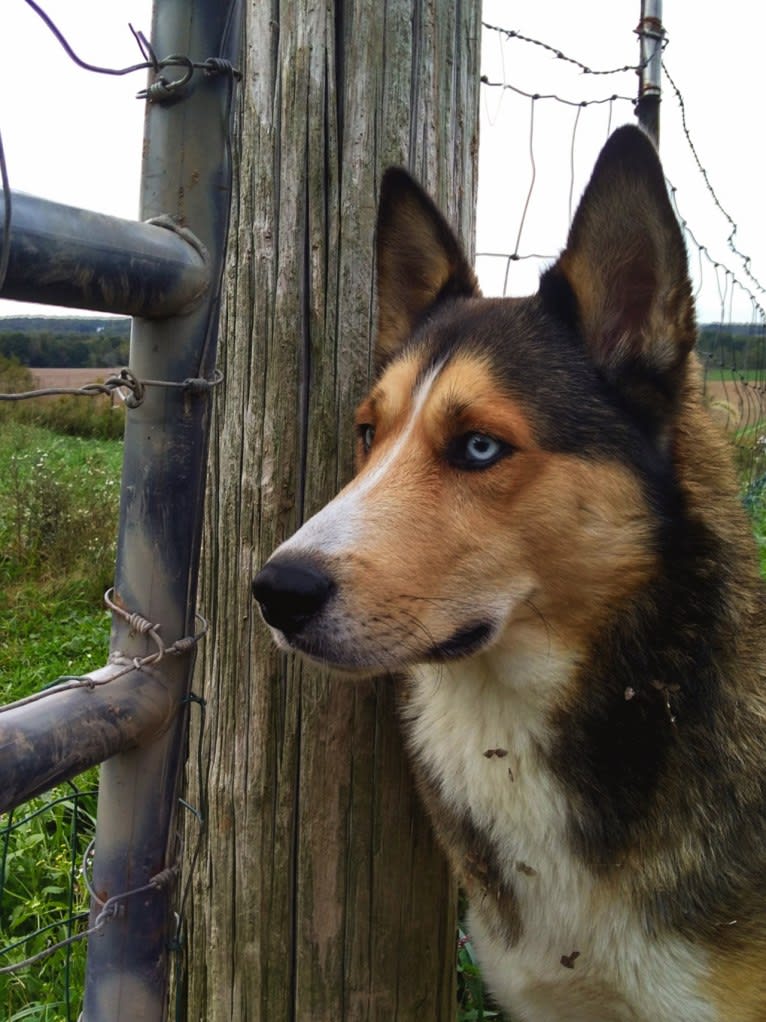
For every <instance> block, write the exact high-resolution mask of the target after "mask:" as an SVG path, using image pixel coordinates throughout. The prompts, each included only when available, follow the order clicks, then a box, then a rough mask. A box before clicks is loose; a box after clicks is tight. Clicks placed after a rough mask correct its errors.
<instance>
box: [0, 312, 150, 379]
mask: <svg viewBox="0 0 766 1022" xmlns="http://www.w3.org/2000/svg"><path fill="white" fill-rule="evenodd" d="M129 341H130V320H129V319H77V318H61V319H55V318H52V317H16V318H8V319H2V318H0V355H1V356H4V357H5V358H7V359H13V360H14V361H16V362H18V363H19V364H21V365H23V366H29V367H30V368H32V369H42V368H46V369H88V368H96V369H106V368H112V367H114V366H123V365H127V363H128V347H129Z"/></svg>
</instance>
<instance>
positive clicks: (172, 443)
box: [83, 0, 241, 1022]
mask: <svg viewBox="0 0 766 1022" xmlns="http://www.w3.org/2000/svg"><path fill="white" fill-rule="evenodd" d="M240 20H241V3H240V2H239V0H231V2H230V3H222V2H221V0H157V2H156V3H155V6H154V13H153V24H152V37H151V42H152V47H153V49H154V51H155V52H157V53H183V54H184V55H186V56H188V57H189V58H190V59H191V60H192V61H195V62H201V61H207V60H208V58H210V57H218V58H223V59H224V60H228V61H230V62H232V63H236V61H237V60H238V56H239V35H240ZM216 63H217V65H218V66H221V62H220V61H218V62H216ZM233 88H234V82H233V79H232V76H231V74H230V73H229V74H227V73H226V72H225V68H224V70H223V71H222V73H215V74H204V73H199V74H194V75H193V76H191V78H189V79H187V80H186V81H185V83H184V85H183V86H182V87H181V88H180V89H178V90H176V91H174V92H173V94H172V96H171V97H169V98H168V100H167V101H165V95H164V93H165V92H166V91H167V90H166V89H165V88H164V87H163V88H162V89H160V90H159V91H157V92H155V91H154V90H152V89H151V88H150V90H149V99H150V102H149V103H148V105H147V115H146V122H145V132H144V157H143V168H142V195H141V216H142V217H143V218H145V219H149V218H153V217H156V216H158V215H161V214H165V213H169V214H171V215H172V216H173V217H174V218H176V219H177V220H178V221H180V222H183V223H184V224H188V225H189V227H190V228H191V229H192V230H193V231H194V234H195V235H196V236H197V237H198V238H200V239H201V241H202V243H203V244H204V245H205V247H206V249H207V250H208V252H209V253H210V275H211V281H213V282H214V283H213V285H212V286H211V288H210V290H209V291H208V293H207V294H206V295H205V297H204V299H203V301H202V302H201V303H200V304H199V305H198V306H197V307H196V308H195V309H194V310H193V311H192V312H191V313H190V314H189V315H187V316H184V317H180V316H179V317H173V318H170V319H162V320H160V319H155V320H149V319H134V321H133V329H132V332H131V341H130V368H131V370H132V372H133V373H135V375H136V376H137V377H138V378H139V379H160V380H167V381H180V380H184V379H187V378H189V377H197V378H200V377H201V378H204V379H210V378H211V377H212V374H213V370H214V366H215V357H216V341H217V333H218V311H219V300H220V295H219V282H220V278H221V274H222V267H223V258H224V251H225V244H226V234H227V228H228V211H229V202H230V198H231V165H230V157H231V152H230V141H229V132H230V130H231V128H230V124H231V113H232V95H233ZM152 97H155V98H157V97H159V98H158V101H156V102H152V101H151V100H152ZM210 400H211V399H210V393H209V392H203V393H201V394H192V393H188V392H185V391H183V390H179V389H177V388H170V387H152V388H147V391H146V395H145V398H144V400H143V402H142V403H141V404H140V405H139V406H138V407H136V408H129V409H128V411H127V415H126V427H125V448H124V465H123V477H122V492H121V504H120V533H119V538H118V544H117V569H116V578H115V588H114V591H115V600H116V601H117V602H119V603H120V605H121V606H122V607H124V608H126V609H128V608H129V609H130V611H131V612H137V613H139V614H140V615H142V617H143V618H144V619H146V620H149V621H152V622H156V623H157V625H158V626H159V627H160V628H161V635H162V639H163V641H164V642H165V644H166V645H170V644H172V643H174V642H176V641H177V640H178V639H179V638H183V637H185V636H189V635H192V634H193V633H194V631H195V628H194V623H195V622H194V612H195V600H196V586H197V573H198V566H199V549H200V541H201V533H202V519H203V495H204V490H205V480H206V462H207V445H208V435H209V422H210ZM128 616H129V615H128ZM112 649H113V650H120V651H122V652H123V653H124V655H126V656H128V657H129V658H132V657H139V658H141V657H143V656H145V655H148V654H149V653H150V652H151V641H150V639H149V638H148V637H147V636H145V635H142V634H141V633H140V631H136V630H134V629H133V627H132V625H131V624H130V622H129V621H128V620H124V619H123V618H122V617H121V616H119V615H118V616H116V617H115V619H114V624H113V628H112ZM162 666H163V671H164V678H165V681H166V683H167V685H168V689H169V692H170V693H171V697H172V699H173V701H174V704H175V706H176V707H177V712H176V714H175V716H174V719H173V721H172V722H171V724H170V726H169V727H168V729H167V730H166V731H164V732H163V733H162V734H161V735H160V736H159V737H158V738H156V739H155V740H154V741H153V742H151V743H149V744H148V745H142V746H141V747H140V748H138V749H135V750H134V751H132V752H127V753H122V754H120V755H118V756H114V757H112V758H111V759H110V760H108V761H107V762H106V763H104V764H103V766H102V768H101V779H100V785H99V798H98V812H97V827H96V840H95V855H94V861H93V889H94V891H96V892H97V895H98V899H100V901H99V900H97V901H95V902H94V903H93V904H92V906H91V921H92V922H93V921H95V919H96V917H97V916H98V914H99V912H100V910H101V905H102V904H103V902H104V901H105V900H106V899H107V898H110V897H117V896H120V895H124V894H125V893H126V892H131V891H141V892H143V893H141V894H139V895H137V896H135V897H129V898H126V899H125V901H124V902H123V903H122V904H123V905H124V911H122V912H120V913H119V914H116V915H114V916H113V917H111V918H110V919H109V920H108V922H107V923H106V925H104V926H103V928H102V929H101V930H100V931H99V933H97V934H95V935H94V936H93V937H91V938H90V940H89V944H88V959H87V965H86V982H85V1004H84V1010H83V1022H103V1020H105V1019H109V1022H135V1020H136V1019H141V1020H142V1022H162V1020H164V1019H165V1018H166V1017H167V1015H166V1013H167V1010H168V1004H167V1001H168V983H169V972H170V969H169V953H170V952H169V946H170V944H171V936H172V933H173V932H174V931H173V930H172V929H171V926H172V920H173V914H172V910H173V907H174V902H173V901H172V890H171V887H170V886H169V885H168V884H166V883H163V884H155V883H154V880H155V878H157V877H158V876H163V877H172V876H173V875H174V871H175V867H176V865H177V860H178V856H179V847H178V840H177V826H176V812H177V811H178V806H179V801H178V795H179V786H180V779H181V773H182V770H183V765H184V761H185V757H186V735H187V713H186V712H185V709H186V706H187V705H188V695H189V689H190V685H191V666H192V665H191V658H190V657H188V658H187V657H184V658H173V659H172V660H171V659H170V658H165V659H164V660H163V665H162Z"/></svg>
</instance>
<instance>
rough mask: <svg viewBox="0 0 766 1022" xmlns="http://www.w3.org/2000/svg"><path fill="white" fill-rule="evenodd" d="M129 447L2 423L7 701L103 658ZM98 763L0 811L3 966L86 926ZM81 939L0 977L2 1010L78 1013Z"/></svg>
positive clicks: (2, 688)
mask: <svg viewBox="0 0 766 1022" xmlns="http://www.w3.org/2000/svg"><path fill="white" fill-rule="evenodd" d="M121 459H122V452H121V448H120V445H119V444H117V443H114V442H113V441H108V442H107V441H98V440H92V439H83V438H80V437H70V436H63V435H60V434H57V433H53V432H51V431H49V430H46V429H43V428H41V427H39V426H35V425H28V424H26V423H23V422H19V421H18V420H16V419H11V420H6V421H4V422H3V428H2V431H0V702H3V703H5V702H10V701H12V700H14V699H16V698H19V697H20V696H23V695H27V694H29V693H30V692H32V691H35V690H38V689H40V688H42V687H44V686H45V685H47V684H49V683H50V682H51V681H53V680H54V679H55V678H56V677H58V676H59V675H62V674H74V673H77V674H81V673H83V672H85V671H88V670H91V669H93V668H96V667H99V666H101V664H103V663H105V662H106V657H107V652H108V636H109V615H108V614H106V613H105V611H104V609H103V603H102V599H103V592H104V589H106V588H107V586H108V585H109V584H110V583H111V580H112V576H113V571H114V548H115V538H116V532H117V514H118V502H119V478H120V465H121ZM95 783H96V772H95V771H90V772H88V773H87V774H84V775H82V776H81V777H80V778H78V781H77V784H78V785H79V788H80V789H84V791H83V790H80V791H78V788H77V787H76V786H75V785H74V784H71V783H70V784H68V785H66V786H63V787H61V788H57V789H54V791H53V792H49V793H48V794H47V795H46V796H45V797H44V798H37V799H33V800H31V801H30V802H28V803H26V804H25V805H24V806H23V808H22V809H20V810H17V812H16V814H15V815H11V816H9V817H4V818H3V819H2V821H0V965H4V964H8V963H10V962H14V961H20V960H22V959H24V958H26V957H27V956H30V955H33V954H35V953H37V952H38V951H41V950H43V949H45V948H46V947H49V946H50V945H51V944H54V943H56V942H58V941H59V940H61V939H63V938H66V937H67V936H69V935H70V934H71V933H72V932H77V931H78V929H79V930H81V929H82V928H83V927H84V926H85V925H86V921H85V919H84V918H83V915H84V913H87V895H86V892H85V891H84V889H83V885H82V881H81V880H80V878H79V873H78V866H79V863H80V861H81V859H82V856H83V853H84V850H85V846H86V845H87V843H88V841H89V840H90V837H91V836H92V832H93V823H94V817H95V792H94V790H93V789H94V788H95ZM84 962H85V947H84V944H82V943H78V944H76V945H73V946H72V947H71V948H69V949H66V950H62V951H58V952H56V953H55V954H54V955H52V956H51V957H50V958H46V959H44V960H42V961H41V962H40V963H38V964H36V965H34V966H33V967H31V968H26V969H22V970H20V971H18V972H14V973H11V974H9V975H0V1018H7V1019H9V1020H12V1022H74V1020H75V1019H76V1018H77V1014H78V1012H79V1001H80V997H81V991H82V987H83V981H84Z"/></svg>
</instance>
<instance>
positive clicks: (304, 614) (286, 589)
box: [253, 556, 497, 672]
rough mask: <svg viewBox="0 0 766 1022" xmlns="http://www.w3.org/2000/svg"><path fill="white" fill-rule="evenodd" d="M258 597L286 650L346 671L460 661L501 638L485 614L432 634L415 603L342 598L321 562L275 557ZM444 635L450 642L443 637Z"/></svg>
mask: <svg viewBox="0 0 766 1022" xmlns="http://www.w3.org/2000/svg"><path fill="white" fill-rule="evenodd" d="M253 595H254V597H255V599H256V601H257V602H258V604H259V606H260V609H261V614H262V615H263V618H264V620H265V622H266V624H267V625H268V626H269V627H270V629H271V633H272V635H273V637H274V639H275V641H276V643H277V645H278V646H279V647H280V648H281V649H283V650H293V651H295V652H296V653H301V654H302V655H303V656H305V657H307V658H308V659H310V660H314V661H318V662H319V663H322V664H325V665H328V666H330V667H333V668H336V669H339V670H345V671H360V670H363V671H367V672H371V671H372V672H375V671H392V670H393V671H396V670H401V669H403V668H409V667H413V666H415V665H416V664H424V663H446V662H448V661H451V660H460V659H464V658H466V657H469V656H472V655H474V654H475V653H477V652H478V651H479V650H481V649H483V648H485V647H486V646H487V645H489V643H490V642H491V641H492V640H493V638H494V637H495V635H496V633H497V622H495V623H493V622H492V619H491V618H488V617H483V618H481V619H478V620H477V619H476V618H473V620H471V618H470V617H469V619H468V621H467V623H462V624H459V625H457V627H455V626H454V625H453V630H452V631H450V626H449V622H448V621H442V622H441V623H440V624H438V625H437V626H436V629H435V630H433V631H432V630H431V629H432V627H433V626H432V625H430V624H429V622H428V620H422V619H421V618H420V616H419V614H414V613H413V612H412V605H411V604H410V605H409V606H407V605H406V604H405V605H404V606H402V607H397V606H396V601H391V602H390V603H389V604H379V603H376V604H375V606H373V607H370V606H369V605H368V606H366V607H365V605H364V603H362V602H360V601H359V600H358V599H356V600H355V599H354V598H353V596H352V595H351V594H349V593H348V592H346V593H344V589H343V586H341V585H340V584H339V582H338V579H337V578H336V577H335V576H334V574H333V573H332V572H331V571H330V570H329V568H328V567H327V565H326V564H325V563H323V562H322V561H320V560H319V559H317V558H307V557H301V558H296V557H286V556H283V557H280V558H275V559H273V560H272V561H270V562H269V563H268V564H267V565H266V566H265V567H264V568H263V569H262V571H260V572H259V574H258V575H257V576H256V578H255V579H254V581H253ZM455 609H457V608H455ZM464 609H465V610H467V608H464ZM440 632H441V634H444V633H445V632H446V633H447V638H445V639H440V638H439V633H440Z"/></svg>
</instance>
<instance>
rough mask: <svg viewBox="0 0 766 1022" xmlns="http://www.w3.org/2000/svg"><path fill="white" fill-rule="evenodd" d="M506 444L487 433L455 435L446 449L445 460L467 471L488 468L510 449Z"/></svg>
mask: <svg viewBox="0 0 766 1022" xmlns="http://www.w3.org/2000/svg"><path fill="white" fill-rule="evenodd" d="M510 449H511V448H510V447H509V446H508V444H506V443H503V441H502V440H497V439H496V438H495V437H493V436H489V435H488V434H487V433H465V434H463V436H459V437H455V439H454V440H453V441H452V442H451V443H450V445H449V447H448V449H447V460H448V461H449V463H450V464H451V465H453V466H454V467H455V468H461V469H466V470H468V471H471V470H475V469H482V468H489V467H490V465H494V464H495V462H497V461H499V460H500V459H501V458H502V457H504V456H505V455H506V454H508V452H509V451H510Z"/></svg>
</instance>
